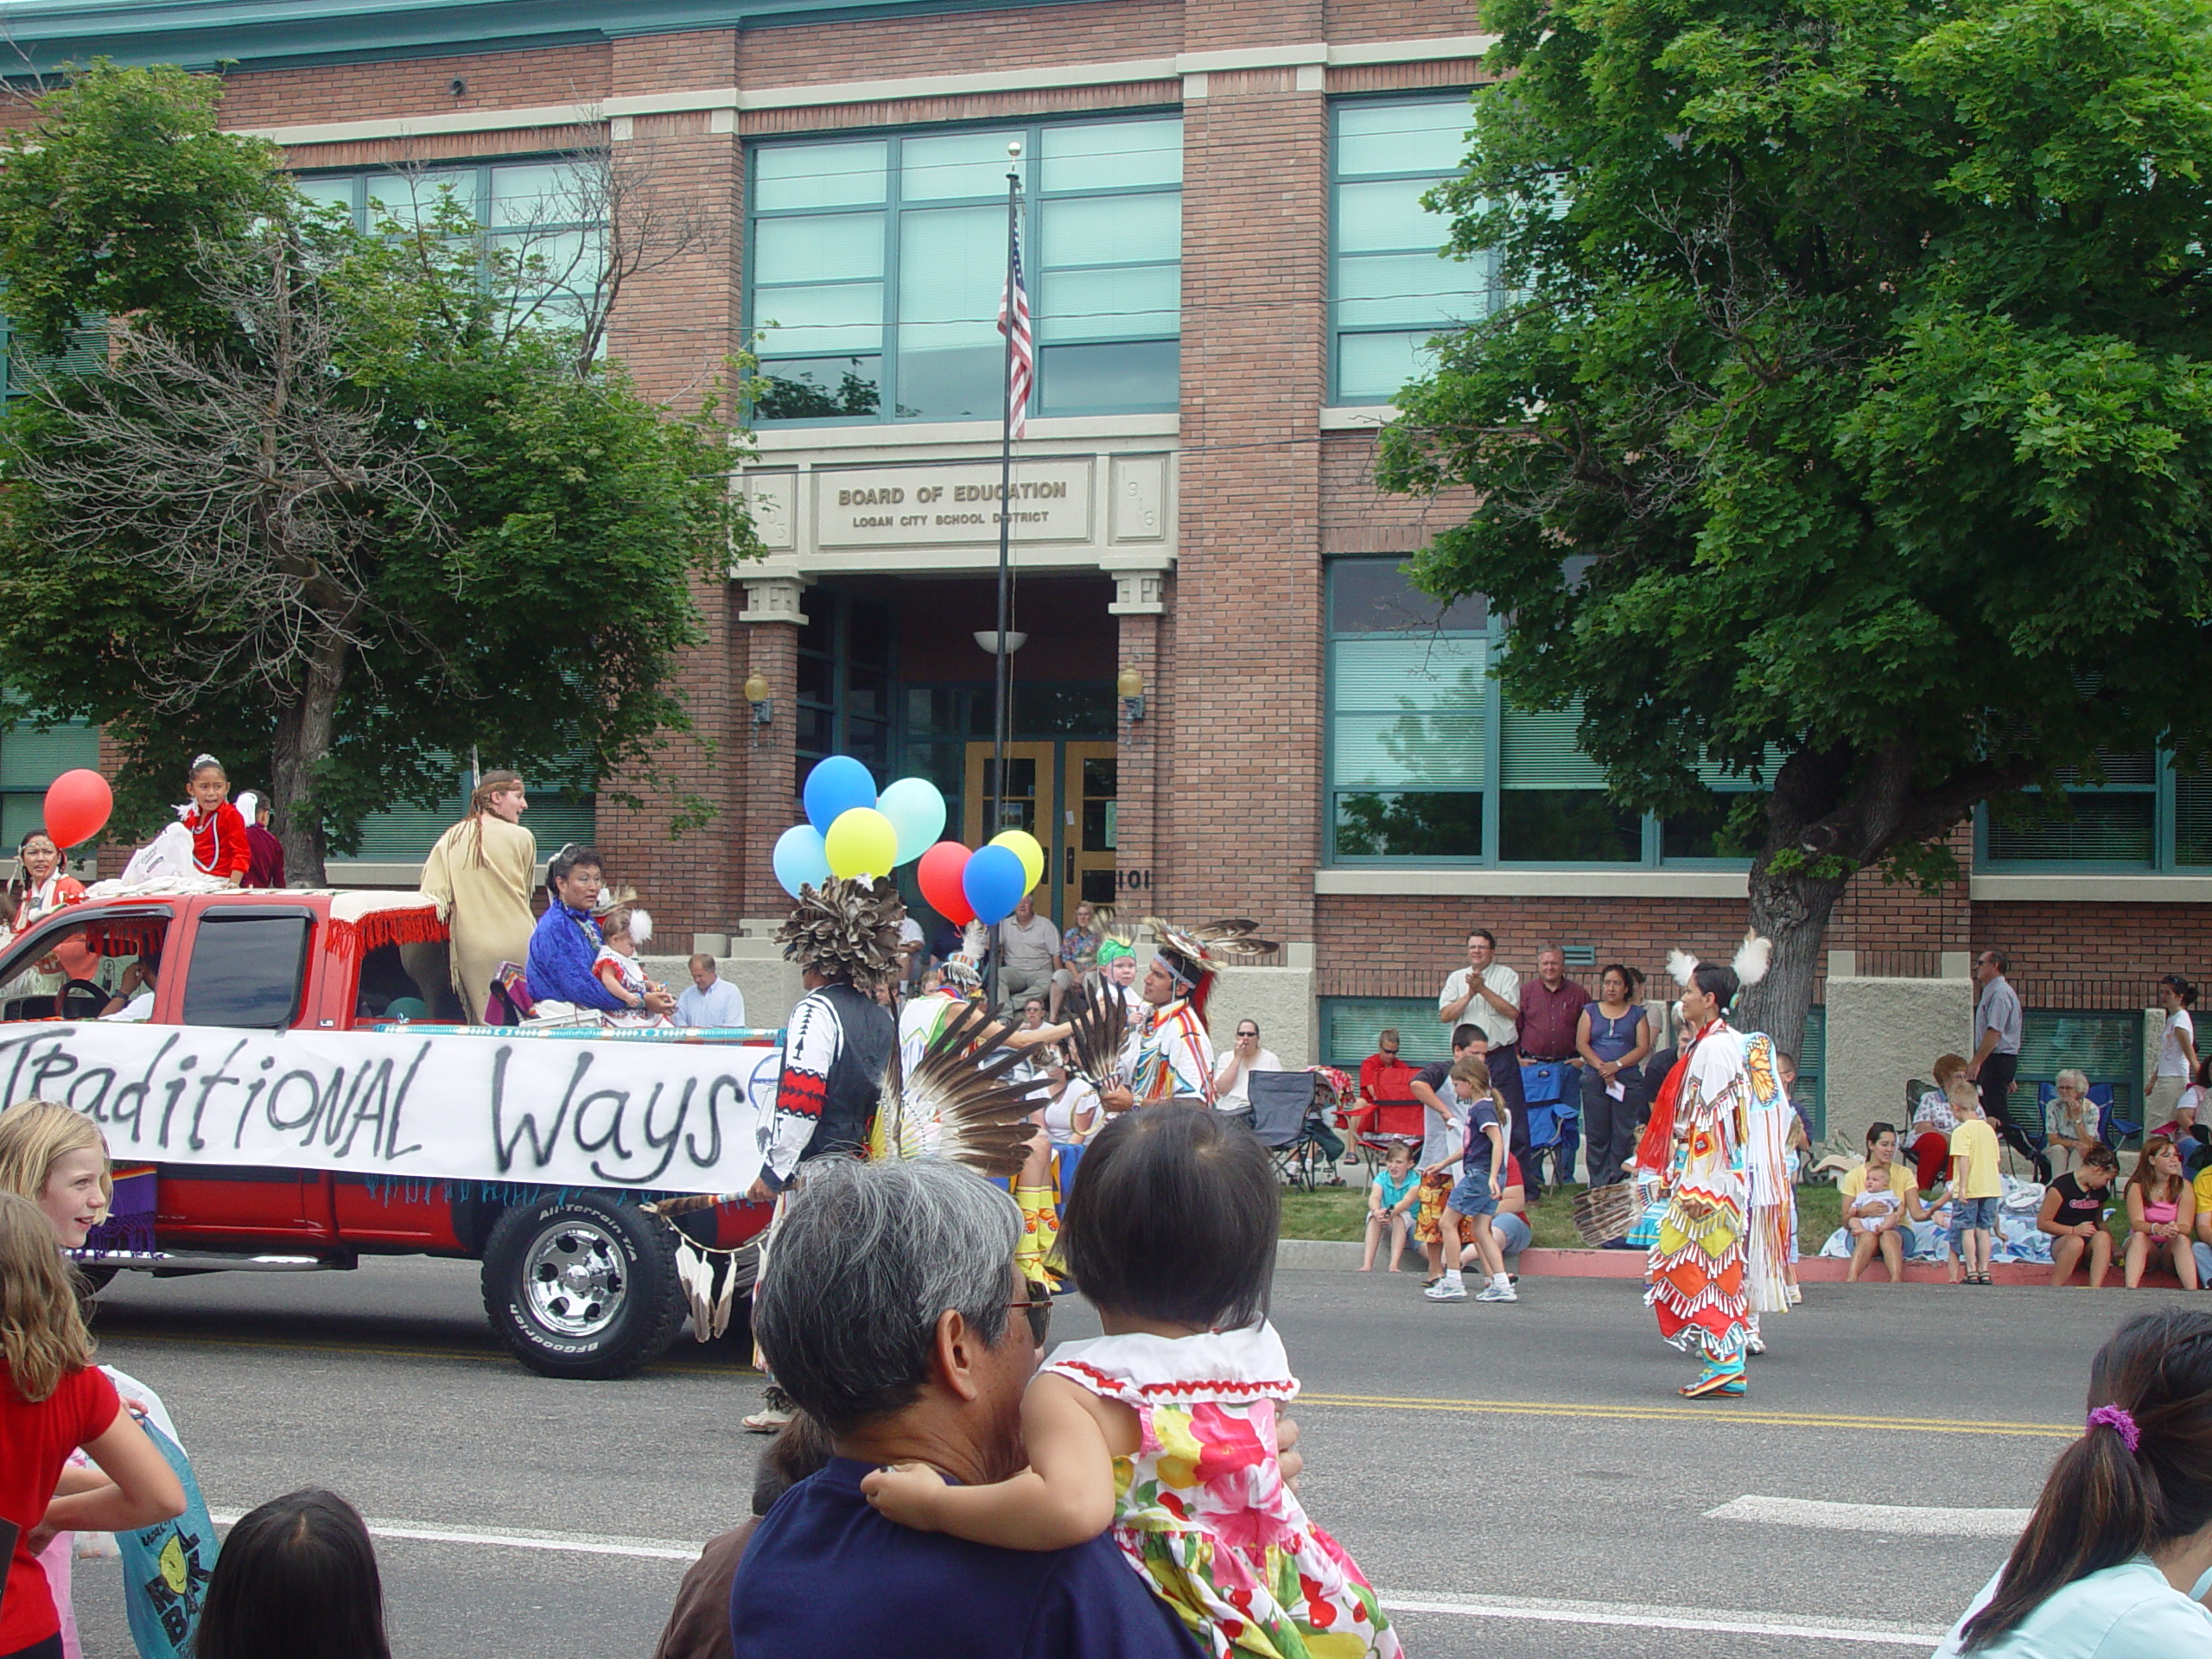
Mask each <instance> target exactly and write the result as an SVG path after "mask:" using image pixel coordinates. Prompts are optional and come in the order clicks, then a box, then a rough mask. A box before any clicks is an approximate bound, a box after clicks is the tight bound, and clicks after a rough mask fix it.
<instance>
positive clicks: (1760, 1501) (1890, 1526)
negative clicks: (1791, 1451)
mask: <svg viewBox="0 0 2212 1659" xmlns="http://www.w3.org/2000/svg"><path fill="white" fill-rule="evenodd" d="M2029 1513H2030V1512H2029V1511H2028V1510H1938V1509H1916V1508H1913V1507H1911V1506H1910V1505H1905V1504H1898V1503H1821V1502H1820V1501H1818V1500H1816V1499H1813V1498H1808V1497H1748V1496H1747V1497H1738V1498H1736V1499H1733V1500H1732V1501H1731V1502H1729V1503H1723V1504H1722V1505H1721V1506H1720V1507H1719V1509H1717V1510H1707V1511H1706V1512H1705V1518H1706V1519H1707V1520H1708V1521H1754V1522H1760V1523H1762V1524H1764V1525H1766V1526H1770V1527H1816V1528H1819V1529H1821V1530H1822V1531H1826V1532H1885V1533H1888V1534H1890V1535H1892V1536H1895V1537H1918V1538H2007V1539H2010V1538H2018V1536H2019V1535H2020V1534H2021V1533H2022V1531H2024V1529H2026V1527H2027V1524H2028V1516H2029Z"/></svg>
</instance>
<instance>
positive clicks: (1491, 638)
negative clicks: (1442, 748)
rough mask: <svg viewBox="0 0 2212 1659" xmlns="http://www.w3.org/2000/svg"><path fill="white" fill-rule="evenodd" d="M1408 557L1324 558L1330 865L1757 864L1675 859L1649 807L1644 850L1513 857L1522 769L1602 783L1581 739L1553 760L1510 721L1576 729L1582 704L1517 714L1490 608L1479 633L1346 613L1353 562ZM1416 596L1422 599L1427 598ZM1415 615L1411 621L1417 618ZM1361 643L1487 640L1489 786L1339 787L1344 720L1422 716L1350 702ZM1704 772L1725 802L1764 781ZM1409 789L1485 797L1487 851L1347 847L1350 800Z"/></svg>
mask: <svg viewBox="0 0 2212 1659" xmlns="http://www.w3.org/2000/svg"><path fill="white" fill-rule="evenodd" d="M1400 563H1402V561H1401V560H1399V559H1397V558H1395V557H1382V558H1372V557H1364V556H1353V555H1345V556H1338V557H1332V558H1330V559H1327V560H1325V562H1324V617H1325V623H1324V628H1325V639H1326V644H1325V652H1324V662H1323V671H1322V680H1323V698H1324V707H1325V711H1326V718H1325V720H1324V721H1323V739H1322V768H1323V771H1322V777H1323V781H1324V788H1323V791H1322V803H1323V817H1322V823H1321V844H1322V853H1323V860H1322V861H1323V862H1324V864H1325V865H1328V866H1334V867H1344V868H1376V867H1389V866H1395V867H1401V868H1403V867H1408V866H1410V867H1419V868H1512V869H1591V870H1633V869H1649V870H1659V869H1668V870H1685V869H1688V870H1742V869H1748V868H1751V860H1750V859H1749V858H1723V857H1705V856H1695V855H1669V854H1668V853H1667V852H1666V824H1665V823H1664V821H1663V820H1662V819H1661V818H1659V817H1655V816H1653V815H1651V814H1649V813H1644V814H1640V815H1637V817H1636V821H1635V823H1634V825H1633V826H1632V828H1631V829H1630V831H1629V833H1630V835H1632V836H1633V837H1634V844H1635V848H1636V852H1635V855H1634V856H1633V857H1622V858H1610V859H1608V858H1583V859H1573V858H1532V857H1527V856H1520V855H1510V849H1509V847H1508V845H1507V842H1508V839H1509V837H1508V835H1507V829H1508V826H1507V824H1506V822H1505V816H1506V805H1507V803H1506V802H1505V800H1504V797H1505V796H1506V795H1507V794H1508V793H1511V792H1516V791H1513V790H1511V789H1510V788H1509V785H1508V781H1507V780H1508V778H1509V776H1516V775H1517V776H1521V777H1523V778H1526V777H1528V776H1529V775H1530V774H1531V773H1541V772H1544V771H1546V770H1551V771H1554V772H1558V773H1559V774H1560V777H1561V779H1579V778H1580V777H1584V776H1586V777H1587V778H1588V779H1590V780H1591V783H1592V784H1594V782H1595V779H1596V772H1595V768H1594V766H1592V763H1591V762H1590V761H1588V760H1585V759H1583V758H1582V757H1581V756H1580V753H1578V752H1577V751H1575V750H1574V749H1573V747H1571V739H1570V740H1568V741H1569V744H1570V747H1567V748H1565V749H1563V750H1561V751H1560V752H1558V753H1554V754H1552V755H1548V756H1546V755H1543V754H1538V755H1536V756H1534V757H1522V756H1520V755H1518V754H1509V753H1507V749H1506V734H1507V728H1508V725H1509V723H1510V724H1511V725H1514V726H1516V727H1518V728H1521V729H1522V730H1527V729H1529V728H1532V727H1533V728H1541V727H1544V726H1553V727H1558V726H1560V723H1561V722H1563V721H1564V722H1568V723H1569V726H1570V728H1571V721H1572V718H1573V714H1572V710H1567V711H1560V712H1555V713H1552V714H1535V715H1528V714H1523V713H1522V712H1521V711H1519V710H1514V711H1511V713H1510V716H1509V711H1508V709H1507V707H1506V703H1505V700H1504V696H1503V691H1502V690H1501V689H1500V688H1499V685H1498V683H1497V677H1495V675H1493V674H1491V672H1490V671H1489V668H1490V665H1491V664H1494V663H1496V662H1497V653H1498V652H1499V650H1500V649H1501V648H1502V646H1503V644H1504V642H1505V639H1506V636H1507V633H1508V632H1509V627H1508V624H1507V623H1506V621H1505V620H1503V618H1501V617H1499V616H1498V615H1497V613H1496V612H1495V611H1494V610H1491V608H1490V607H1487V606H1485V607H1484V622H1483V626H1481V627H1480V628H1479V629H1477V628H1472V627H1459V628H1451V629H1446V628H1444V627H1441V626H1433V625H1432V626H1418V627H1416V626H1408V627H1405V628H1401V629H1376V628H1358V629H1355V628H1352V627H1351V626H1348V621H1349V619H1347V618H1346V617H1344V616H1343V615H1340V614H1339V592H1340V579H1341V578H1342V577H1343V575H1344V573H1345V572H1346V571H1347V570H1348V569H1350V567H1352V566H1356V565H1365V566H1368V567H1370V568H1373V567H1378V566H1389V567H1390V568H1392V569H1395V568H1396V567H1398V566H1399V565H1400ZM1415 597H1416V599H1418V596H1415ZM1422 602H1424V603H1426V604H1427V605H1428V606H1430V607H1432V609H1431V611H1430V613H1429V614H1431V615H1433V616H1440V614H1441V613H1440V609H1438V608H1434V601H1422ZM1408 620H1411V618H1410V616H1409V619H1408ZM1355 640H1358V641H1376V640H1389V641H1397V642H1401V643H1404V644H1408V645H1412V644H1417V643H1418V644H1422V645H1424V647H1425V648H1426V646H1427V644H1428V642H1442V643H1444V644H1446V645H1450V644H1451V643H1452V642H1456V641H1465V642H1469V643H1472V642H1475V641H1478V640H1479V641H1480V642H1481V643H1482V650H1483V661H1484V670H1483V677H1482V688H1483V689H1482V691H1481V694H1480V696H1481V704H1480V716H1481V723H1482V737H1481V740H1480V741H1481V743H1482V746H1483V753H1482V756H1481V760H1480V766H1479V768H1478V770H1479V774H1480V777H1481V779H1482V781H1481V782H1480V783H1478V784H1472V785H1453V784H1430V785H1371V784H1370V785H1339V784H1338V781H1337V776H1338V770H1337V767H1338V754H1339V748H1340V739H1339V726H1340V723H1341V722H1344V721H1359V720H1363V719H1374V718H1377V717H1379V716H1380V715H1383V714H1387V713H1391V712H1400V713H1402V714H1417V713H1419V712H1420V711H1416V710H1411V709H1400V710H1397V711H1393V710H1389V709H1381V708H1380V707H1379V706H1378V707H1376V708H1373V709H1369V708H1365V707H1356V706H1353V705H1351V704H1350V703H1349V702H1344V701H1342V699H1343V698H1344V696H1346V695H1347V694H1346V693H1345V691H1344V688H1343V685H1342V678H1343V677H1342V676H1341V674H1340V671H1339V660H1340V658H1341V657H1342V655H1343V652H1341V650H1340V647H1341V646H1343V645H1344V644H1346V643H1347V642H1348V641H1355ZM1467 712H1469V713H1472V712H1473V710H1472V709H1469V710H1468V711H1467ZM1698 772H1699V775H1700V778H1701V779H1703V780H1704V782H1705V783H1706V785H1707V788H1709V789H1711V790H1712V791H1713V794H1714V797H1715V798H1716V800H1725V799H1726V798H1728V797H1730V796H1732V795H1736V794H1738V793H1741V792H1743V791H1747V790H1750V789H1751V788H1754V787H1756V785H1755V783H1754V782H1753V781H1752V780H1751V779H1745V778H1734V777H1729V776H1726V775H1725V774H1723V773H1722V772H1720V771H1719V768H1718V767H1715V766H1710V765H1708V764H1700V766H1699V768H1698ZM1567 792H1569V793H1582V794H1588V795H1592V796H1593V797H1596V798H1597V804H1599V805H1604V804H1605V803H1604V801H1603V797H1602V793H1601V791H1599V790H1598V789H1596V788H1594V787H1592V786H1591V785H1588V784H1581V783H1572V782H1571V783H1569V785H1568V788H1567ZM1406 794H1421V795H1458V796H1465V797H1469V798H1474V797H1479V798H1480V799H1481V805H1480V815H1481V826H1482V828H1481V836H1480V849H1479V850H1478V851H1476V852H1469V853H1457V854H1440V853H1389V852H1384V853H1359V852H1343V851H1340V850H1338V828H1339V824H1340V823H1341V822H1342V817H1341V806H1340V803H1341V802H1342V801H1343V800H1344V799H1345V798H1354V797H1376V798H1379V797H1383V796H1402V795H1406ZM1565 805H1566V806H1567V808H1568V809H1569V810H1572V809H1573V805H1574V804H1573V803H1566V804H1565Z"/></svg>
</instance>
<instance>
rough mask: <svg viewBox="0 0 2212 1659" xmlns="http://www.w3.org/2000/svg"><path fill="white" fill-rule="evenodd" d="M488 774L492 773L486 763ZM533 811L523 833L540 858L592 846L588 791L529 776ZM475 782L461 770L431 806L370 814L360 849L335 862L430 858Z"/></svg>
mask: <svg viewBox="0 0 2212 1659" xmlns="http://www.w3.org/2000/svg"><path fill="white" fill-rule="evenodd" d="M484 769H485V770H486V772H489V771H491V770H492V766H491V763H490V762H489V761H488V760H487V761H486V763H485V767H484ZM523 782H524V784H525V785H528V787H529V795H530V806H529V809H528V810H526V811H524V814H523V819H522V823H523V828H524V829H527V830H529V831H530V833H531V835H533V836H537V853H538V856H539V857H541V858H543V857H546V856H548V855H550V854H552V853H553V852H554V851H556V849H559V848H560V847H561V846H562V845H563V843H564V842H572V841H573V842H578V843H580V844H582V845H585V846H588V845H590V843H591V841H592V839H593V836H592V826H593V824H594V821H595V819H596V817H597V807H596V804H595V798H594V796H593V795H592V793H591V792H590V791H583V790H574V789H563V788H561V787H559V786H558V785H555V784H552V783H550V781H548V780H546V779H543V777H541V776H535V775H532V774H531V773H527V772H525V773H524V776H523ZM470 788H471V782H470V778H469V774H468V772H467V769H466V768H461V769H457V770H456V771H455V772H454V777H453V782H452V784H451V785H450V786H449V787H448V789H447V791H446V792H445V793H444V795H443V796H442V797H441V798H439V799H438V801H437V803H436V804H435V805H432V806H414V805H405V806H395V807H389V808H387V809H385V810H384V811H381V812H372V813H370V814H369V815H368V816H367V817H365V818H363V819H362V820H361V841H360V845H359V848H357V849H355V850H354V851H353V853H351V854H339V855H334V856H336V857H350V858H354V859H359V860H360V861H363V862H365V863H371V864H380V863H412V862H414V861H416V860H418V859H422V858H425V857H428V856H429V851H430V849H431V848H433V847H435V845H437V841H438V837H439V836H442V835H443V834H445V832H446V831H447V830H448V829H451V828H452V827H453V826H454V824H456V823H460V822H461V817H462V816H463V815H464V814H465V813H467V810H468V796H469V791H470Z"/></svg>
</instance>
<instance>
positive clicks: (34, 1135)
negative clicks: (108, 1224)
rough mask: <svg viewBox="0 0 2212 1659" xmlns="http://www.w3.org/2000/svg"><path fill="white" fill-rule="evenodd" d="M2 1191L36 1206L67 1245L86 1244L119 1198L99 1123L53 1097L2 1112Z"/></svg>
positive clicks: (72, 1247) (60, 1241)
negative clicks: (110, 1172) (86, 1239)
mask: <svg viewBox="0 0 2212 1659" xmlns="http://www.w3.org/2000/svg"><path fill="white" fill-rule="evenodd" d="M0 1192H13V1193H16V1195H17V1196H19V1197H21V1198H29V1200H30V1201H31V1202H32V1203H33V1204H35V1205H37V1206H38V1207H39V1209H40V1211H41V1212H42V1213H43V1214H44V1215H45V1217H46V1219H47V1222H48V1224H49V1225H50V1226H51V1227H52V1228H53V1229H54V1243H57V1244H59V1245H60V1247H61V1248H62V1249H65V1250H75V1249H83V1248H84V1243H85V1238H86V1235H87V1234H89V1233H90V1232H91V1231H92V1229H93V1228H95V1227H97V1226H99V1224H100V1223H101V1222H103V1221H105V1219H106V1218H107V1211H108V1206H109V1205H111V1204H112V1203H113V1202H114V1201H115V1183H114V1181H113V1180H112V1179H111V1178H110V1176H109V1174H108V1163H107V1141H106V1140H105V1138H104V1137H103V1136H102V1135H101V1134H100V1131H99V1125H98V1124H96V1123H94V1122H92V1119H90V1118H88V1117H86V1116H81V1115H80V1114H79V1113H76V1112H73V1111H71V1110H70V1109H68V1108H67V1106H63V1105H60V1103H56V1102H54V1101H51V1100H26V1101H23V1102H22V1103H19V1104H17V1105H14V1106H10V1108H9V1109H7V1110H6V1111H4V1112H0Z"/></svg>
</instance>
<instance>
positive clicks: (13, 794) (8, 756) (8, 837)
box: [0, 704, 100, 858]
mask: <svg viewBox="0 0 2212 1659" xmlns="http://www.w3.org/2000/svg"><path fill="white" fill-rule="evenodd" d="M10 713H12V714H14V715H16V724H15V726H14V727H13V728H10V730H7V731H4V732H0V840H4V842H5V843H6V844H5V845H4V846H0V858H13V857H14V856H15V855H16V847H17V846H18V845H19V844H20V843H21V842H22V838H23V837H24V836H26V835H29V833H30V832H31V831H32V830H34V829H43V828H44V827H45V824H46V791H47V786H48V785H50V784H52V783H53V782H54V779H56V778H59V777H60V775H61V774H62V773H63V772H73V771H74V770H76V769H77V768H78V767H79V766H84V767H88V768H90V769H92V771H95V772H97V771H99V769H100V728H99V727H97V726H95V725H92V723H91V722H90V721H82V720H56V721H41V720H40V719H39V718H38V717H37V716H36V715H32V714H29V713H26V712H24V711H23V710H22V707H21V705H20V704H18V705H16V706H15V707H14V708H12V709H10ZM78 850H79V855H81V856H86V857H89V856H90V855H91V854H92V851H93V850H94V849H91V848H80V849H78Z"/></svg>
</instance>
